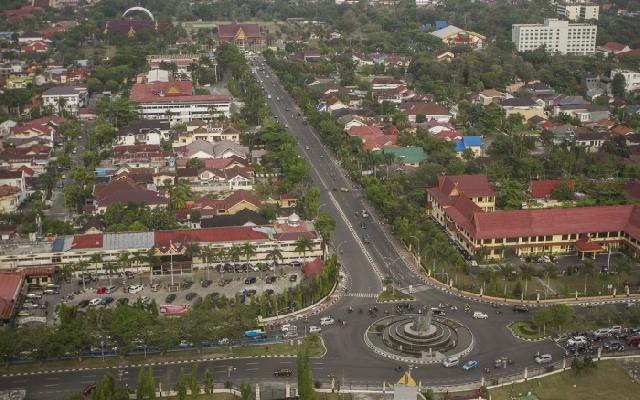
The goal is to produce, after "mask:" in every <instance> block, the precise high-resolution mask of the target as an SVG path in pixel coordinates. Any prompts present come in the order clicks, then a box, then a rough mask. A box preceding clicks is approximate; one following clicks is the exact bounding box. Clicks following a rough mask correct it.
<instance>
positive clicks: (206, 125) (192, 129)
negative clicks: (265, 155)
mask: <svg viewBox="0 0 640 400" xmlns="http://www.w3.org/2000/svg"><path fill="white" fill-rule="evenodd" d="M241 134H242V132H240V130H239V129H238V128H236V126H235V125H234V123H233V121H231V120H211V121H208V122H205V121H202V120H199V119H196V120H193V121H191V122H188V123H187V129H186V131H185V132H178V133H177V135H176V136H174V141H173V146H174V147H177V146H184V145H186V144H189V143H192V142H194V141H196V140H204V141H206V142H210V143H217V142H220V141H228V142H234V143H240V135H241Z"/></svg>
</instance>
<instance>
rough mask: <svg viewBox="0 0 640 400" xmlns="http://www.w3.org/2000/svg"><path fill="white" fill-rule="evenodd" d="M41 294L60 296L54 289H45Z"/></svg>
mask: <svg viewBox="0 0 640 400" xmlns="http://www.w3.org/2000/svg"><path fill="white" fill-rule="evenodd" d="M42 294H60V291H59V290H55V289H45V290H44V291H43V292H42Z"/></svg>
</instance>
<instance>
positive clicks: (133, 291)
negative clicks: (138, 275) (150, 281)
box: [129, 285, 144, 294]
mask: <svg viewBox="0 0 640 400" xmlns="http://www.w3.org/2000/svg"><path fill="white" fill-rule="evenodd" d="M142 289H144V285H132V286H129V293H131V294H136V293H140V292H142Z"/></svg>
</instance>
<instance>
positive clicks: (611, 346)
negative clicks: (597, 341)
mask: <svg viewBox="0 0 640 400" xmlns="http://www.w3.org/2000/svg"><path fill="white" fill-rule="evenodd" d="M602 350H604V351H606V352H614V351H623V350H624V346H623V344H622V342H620V341H619V340H612V341H609V342H607V343H605V344H603V345H602Z"/></svg>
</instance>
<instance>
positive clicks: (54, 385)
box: [42, 383, 60, 387]
mask: <svg viewBox="0 0 640 400" xmlns="http://www.w3.org/2000/svg"><path fill="white" fill-rule="evenodd" d="M42 386H43V387H56V386H60V384H59V383H53V384H51V385H42Z"/></svg>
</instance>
